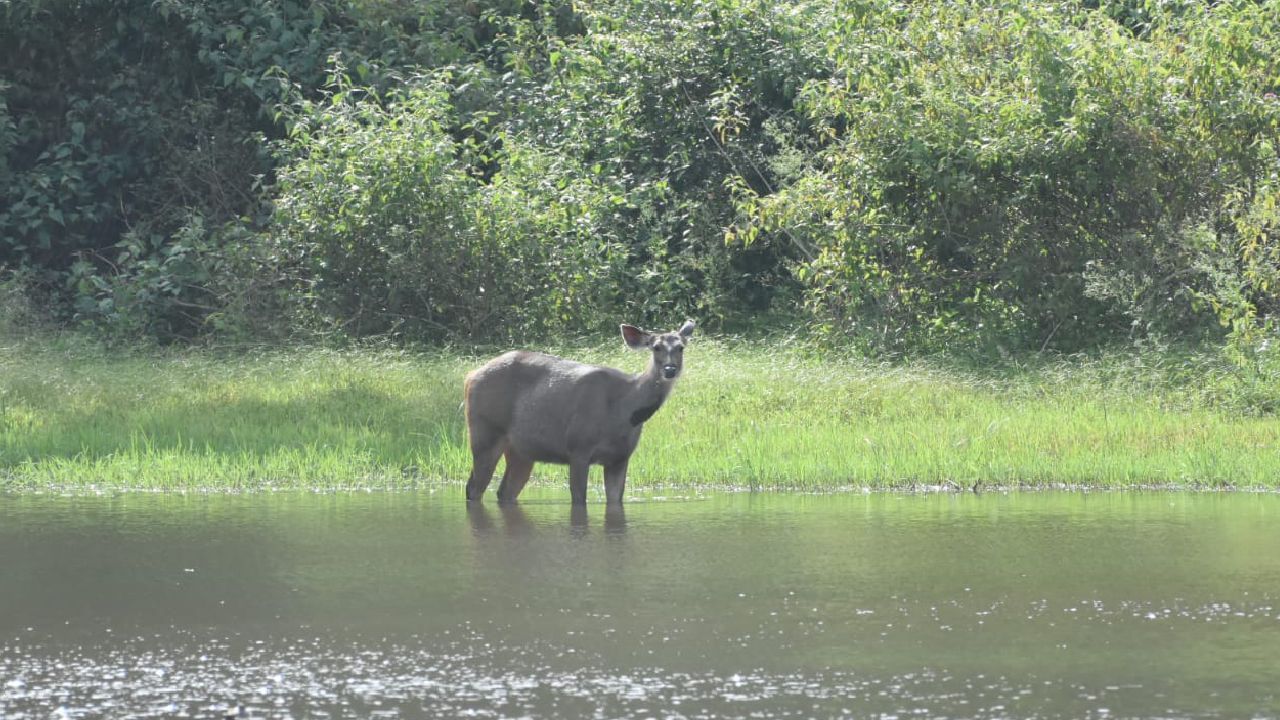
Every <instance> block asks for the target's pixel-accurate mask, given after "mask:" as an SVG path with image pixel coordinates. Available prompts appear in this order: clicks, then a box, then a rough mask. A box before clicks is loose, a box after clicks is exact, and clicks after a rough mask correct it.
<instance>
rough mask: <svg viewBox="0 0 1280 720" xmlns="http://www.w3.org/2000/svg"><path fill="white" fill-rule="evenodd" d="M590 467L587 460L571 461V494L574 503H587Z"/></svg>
mask: <svg viewBox="0 0 1280 720" xmlns="http://www.w3.org/2000/svg"><path fill="white" fill-rule="evenodd" d="M590 468H591V466H590V465H589V464H588V463H586V462H585V461H573V462H570V463H569V495H570V497H571V498H572V499H573V504H574V505H586V504H587V471H588V470H590Z"/></svg>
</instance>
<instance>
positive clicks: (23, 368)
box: [0, 340, 1280, 491]
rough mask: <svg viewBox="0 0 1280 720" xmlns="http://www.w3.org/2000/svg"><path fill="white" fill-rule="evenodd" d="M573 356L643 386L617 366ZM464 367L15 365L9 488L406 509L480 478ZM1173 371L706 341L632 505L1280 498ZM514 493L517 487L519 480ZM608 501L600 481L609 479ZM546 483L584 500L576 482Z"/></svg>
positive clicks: (549, 477)
mask: <svg viewBox="0 0 1280 720" xmlns="http://www.w3.org/2000/svg"><path fill="white" fill-rule="evenodd" d="M560 352H561V353H562V354H565V355H569V356H573V357H576V358H578V359H583V360H586V361H590V362H598V363H602V364H610V365H614V366H617V367H623V368H625V369H628V370H632V371H638V370H640V369H641V368H642V366H643V364H644V362H645V358H644V356H643V355H641V354H631V353H626V352H625V351H623V350H621V349H618V350H614V349H602V348H585V349H584V348H577V349H563V350H561V351H560ZM483 360H484V358H481V357H475V356H468V355H465V354H457V353H455V354H444V353H435V354H432V353H425V354H424V353H415V352H408V351H392V350H348V351H334V350H325V349H315V348H308V349H301V350H272V351H259V352H254V353H251V354H249V355H247V356H238V355H232V354H226V353H219V352H214V351H207V350H206V351H190V350H187V351H176V352H174V351H157V352H155V353H152V354H144V353H140V352H136V351H135V352H131V353H120V352H111V351H102V350H96V349H84V348H76V347H61V346H58V345H55V344H51V343H34V342H10V343H9V344H8V345H3V344H0V489H4V490H9V491H23V490H48V489H61V490H69V491H92V490H94V489H119V488H145V489H161V490H215V491H234V490H247V489H262V488H359V487H369V488H399V487H409V486H415V485H420V484H424V483H435V482H451V483H461V482H463V481H464V480H465V479H466V476H467V473H468V471H469V469H470V456H469V453H468V452H467V450H466V435H465V428H464V425H463V418H462V412H461V410H460V407H459V404H460V400H461V385H462V377H463V375H464V374H465V373H466V371H467V370H468V369H469V368H471V367H474V366H475V365H477V364H479V363H480V362H482V361H483ZM1217 367H1218V366H1216V365H1214V364H1213V363H1212V362H1209V361H1205V360H1196V359H1194V358H1192V359H1190V360H1188V359H1185V358H1184V359H1182V360H1178V359H1177V358H1174V356H1170V355H1147V356H1141V357H1125V358H1104V359H1093V360H1083V359H1075V360H1063V361H1055V362H1049V363H1042V364H1039V365H1036V366H1034V367H1020V366H1017V365H1014V364H1006V365H1003V366H1001V367H999V368H973V367H967V368H965V367H960V366H958V365H957V364H955V363H948V362H942V361H937V362H916V363H906V364H894V365H890V364H876V363H871V362H867V361H861V360H847V359H846V360H833V359H830V358H827V359H820V358H817V357H815V356H812V355H810V354H807V353H806V352H804V351H803V350H799V349H795V348H790V347H788V346H786V345H785V344H784V343H763V344H760V343H732V342H726V341H715V340H712V341H706V340H703V341H701V342H698V343H696V344H695V345H694V346H692V347H691V348H690V351H689V353H688V358H687V361H686V375H685V377H684V378H683V379H682V380H681V381H680V385H679V387H678V388H677V389H676V391H675V393H674V394H673V396H672V397H671V399H670V400H669V402H668V404H667V405H666V406H665V407H664V408H663V409H662V410H661V411H660V412H659V413H658V414H657V415H655V416H654V418H653V419H652V420H651V421H650V422H649V423H648V425H647V426H646V429H645V436H644V438H643V440H642V441H641V445H640V449H639V450H638V451H637V453H636V455H635V456H634V457H633V459H632V464H631V473H630V478H631V481H630V482H631V485H632V486H633V487H658V486H667V487H691V486H732V487H749V488H761V489H803V490H827V489H835V488H848V487H870V488H906V487H925V486H930V487H956V488H969V487H972V486H973V485H974V484H979V485H982V486H987V487H991V486H997V485H1000V486H1051V485H1057V484H1067V485H1079V486H1089V487H1127V486H1149V485H1159V486H1167V485H1176V486H1190V487H1223V486H1233V487H1271V488H1274V487H1277V486H1280V420H1278V419H1277V418H1275V417H1272V416H1268V415H1266V414H1254V415H1250V414H1247V413H1244V412H1241V411H1240V408H1239V407H1237V405H1235V404H1233V401H1232V395H1231V393H1232V392H1234V391H1233V390H1231V388H1233V387H1235V385H1232V384H1231V382H1229V381H1230V378H1229V377H1226V376H1225V375H1224V377H1226V379H1224V378H1223V377H1217V378H1215V377H1214V375H1213V374H1214V373H1215V372H1219V371H1221V372H1223V373H1226V374H1227V375H1229V371H1228V370H1225V369H1222V368H1219V369H1217V370H1215V368H1217ZM499 472H501V468H499ZM593 473H594V474H593V476H592V477H593V481H592V485H593V490H595V491H598V490H599V485H600V480H599V475H598V473H599V470H594V471H593ZM535 478H536V480H537V481H538V482H544V483H552V484H554V486H564V485H566V484H567V483H566V480H565V478H566V471H565V469H564V468H562V467H557V466H547V465H540V466H538V469H537V470H536V472H535Z"/></svg>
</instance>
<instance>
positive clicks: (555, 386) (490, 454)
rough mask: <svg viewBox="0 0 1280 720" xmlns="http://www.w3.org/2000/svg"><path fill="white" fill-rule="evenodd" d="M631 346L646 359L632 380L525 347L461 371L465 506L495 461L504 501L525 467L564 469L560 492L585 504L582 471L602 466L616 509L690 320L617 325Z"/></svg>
mask: <svg viewBox="0 0 1280 720" xmlns="http://www.w3.org/2000/svg"><path fill="white" fill-rule="evenodd" d="M620 328H621V330H622V340H623V342H625V343H626V346H627V347H628V348H630V349H632V350H637V351H646V350H647V351H649V352H650V353H652V355H651V357H650V360H649V366H648V368H647V369H646V370H645V371H644V372H642V373H640V374H638V375H631V374H629V373H626V372H623V371H622V370H618V369H615V368H610V367H601V366H597V365H588V364H585V363H580V362H576V361H573V360H566V359H564V358H560V357H556V356H554V355H546V354H543V353H538V352H530V351H527V350H514V351H511V352H508V353H505V354H503V355H500V356H498V357H496V358H494V359H493V360H490V361H489V362H488V363H485V364H484V365H483V366H481V367H480V368H477V369H476V370H473V371H472V372H471V373H470V374H468V375H467V377H466V381H465V383H464V385H463V406H464V409H465V413H466V422H467V433H468V436H469V439H470V444H471V459H472V466H471V475H470V477H468V478H467V502H469V503H470V502H478V501H479V500H480V499H481V497H483V495H484V491H485V489H486V488H488V487H489V483H490V481H491V480H492V479H493V473H494V470H495V469H496V468H497V466H498V459H499V458H500V457H505V459H506V467H505V469H504V470H503V473H502V482H501V483H500V484H499V485H498V493H497V495H498V503H499V504H512V503H515V502H516V498H518V497H519V496H520V491H521V490H523V489H524V486H525V484H526V483H528V482H529V475H530V474H531V473H532V472H533V466H534V463H540V462H541V463H554V464H557V465H568V466H569V495H570V498H571V501H572V504H573V505H575V506H579V505H586V504H587V475H588V471H589V470H590V467H591V466H592V465H601V466H603V467H604V492H605V501H606V503H607V504H608V505H609V506H611V507H613V506H618V507H620V506H621V504H622V495H623V492H624V491H625V490H626V486H627V464H628V463H629V462H630V461H631V455H632V453H634V452H635V450H636V446H637V445H639V443H640V433H641V431H642V430H644V424H645V422H646V421H648V420H649V418H651V417H653V415H654V413H656V412H658V409H659V408H661V407H662V404H663V403H664V402H666V399H667V396H668V395H670V394H671V390H672V389H673V388H674V387H675V384H676V380H678V379H679V378H680V374H681V372H682V370H683V368H684V348H685V345H686V344H687V343H688V342H689V339H690V338H691V337H692V336H693V328H694V322H693V321H692V320H686V321H685V323H684V324H683V325H681V326H680V329H679V330H676V331H674V332H666V333H652V332H647V331H645V330H641V329H640V328H638V327H635V326H634V325H626V324H623V325H621V326H620Z"/></svg>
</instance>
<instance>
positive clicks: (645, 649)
mask: <svg viewBox="0 0 1280 720" xmlns="http://www.w3.org/2000/svg"><path fill="white" fill-rule="evenodd" d="M561 490H563V489H561V488H554V489H545V490H544V489H537V488H535V489H532V490H531V491H530V492H528V493H526V495H527V496H528V499H527V500H526V502H525V504H524V505H523V507H522V508H521V509H519V510H503V509H500V508H498V507H497V506H495V505H494V504H493V502H492V499H491V498H490V499H488V500H487V502H486V504H485V505H483V506H482V507H480V508H474V509H472V510H470V511H469V510H468V509H467V507H466V506H465V503H464V502H463V501H462V499H461V496H460V494H459V493H458V492H456V491H453V490H445V491H438V492H435V493H431V492H423V493H418V494H353V495H314V494H272V495H249V496H195V497H191V496H188V497H181V496H164V495H141V494H129V495H120V496H114V497H101V498H95V497H90V498H55V497H41V496H34V497H32V496H22V497H8V498H0V717H3V718H6V719H8V720H19V719H25V718H42V719H43V718H48V717H51V716H54V717H102V716H125V715H128V716H132V717H206V718H207V717H223V716H228V715H231V716H237V715H238V716H241V717H272V718H277V717H278V718H283V717H297V718H302V717H315V718H329V717H408V718H418V717H422V718H426V717H450V716H454V717H462V716H469V717H479V718H485V717H592V716H594V717H602V718H604V717H608V718H614V717H670V718H713V717H714V718H720V717H744V718H749V717H796V718H807V717H839V716H856V717H869V716H879V717H886V718H887V717H899V718H910V717H930V718H939V717H955V718H961V717H964V718H968V717H1018V718H1025V717H1063V718H1066V717H1070V718H1084V717H1095V718H1116V717H1173V718H1180V717H1232V718H1237V717H1276V716H1280V552H1277V551H1280V522H1278V520H1280V496H1275V495H1251V494H1226V495H1217V494H1173V493H1098V494H1072V493H1024V494H1011V495H1000V494H988V495H981V496H976V497H975V496H973V495H967V494H966V495H915V496H898V495H888V494H872V495H861V494H845V495H834V496H781V495H747V494H736V495H732V494H731V495H711V496H705V497H696V498H665V499H664V498H647V499H642V500H641V501H637V502H632V503H630V504H628V506H627V508H626V512H625V515H615V514H607V513H606V512H605V509H604V507H602V506H600V505H592V506H590V507H589V508H588V509H587V511H586V513H577V512H574V511H572V510H571V509H570V507H569V506H568V504H567V502H566V499H567V495H568V492H567V490H563V492H562V491H561Z"/></svg>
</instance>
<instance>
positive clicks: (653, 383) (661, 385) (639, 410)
mask: <svg viewBox="0 0 1280 720" xmlns="http://www.w3.org/2000/svg"><path fill="white" fill-rule="evenodd" d="M674 384H675V383H674V382H672V381H671V380H664V379H663V378H662V368H659V367H658V366H657V365H655V364H654V363H653V362H652V361H650V362H649V369H648V370H646V371H644V372H643V373H641V374H639V375H637V376H635V378H633V380H632V391H631V402H630V403H629V405H630V406H631V408H632V410H631V417H630V419H631V425H632V426H633V427H634V426H636V425H640V424H641V423H643V422H644V421H646V420H648V419H649V418H651V417H653V414H654V413H656V412H658V408H660V407H662V403H664V402H666V400H667V395H670V394H671V386H672V385H674Z"/></svg>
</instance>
